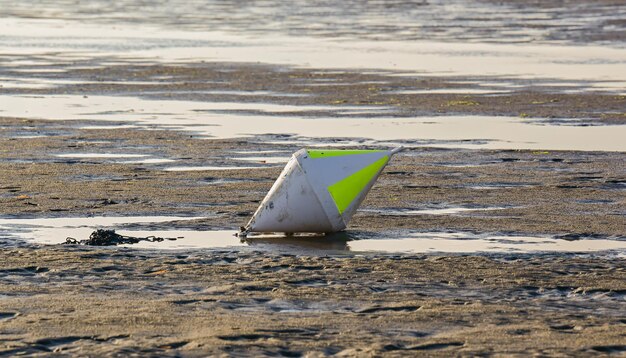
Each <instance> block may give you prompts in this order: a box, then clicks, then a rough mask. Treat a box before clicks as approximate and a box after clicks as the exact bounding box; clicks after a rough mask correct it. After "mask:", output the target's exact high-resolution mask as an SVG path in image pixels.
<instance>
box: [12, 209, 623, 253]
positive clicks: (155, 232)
mask: <svg viewBox="0 0 626 358" xmlns="http://www.w3.org/2000/svg"><path fill="white" fill-rule="evenodd" d="M438 214H439V213H438ZM202 219H206V218H203V217H173V216H172V217H168V216H155V217H132V216H130V217H102V216H100V217H87V218H45V219H9V218H4V219H0V233H4V234H5V235H7V236H10V237H11V236H12V237H16V238H19V239H21V240H26V241H29V242H32V243H40V244H60V243H63V242H65V239H66V238H67V237H72V238H76V239H79V240H80V239H86V238H88V237H89V235H90V234H91V233H92V232H93V231H94V230H95V229H98V228H109V229H115V230H116V232H117V233H118V234H121V235H127V236H135V237H147V236H156V237H163V238H176V240H165V241H162V242H140V243H138V244H134V245H122V246H126V247H133V248H137V249H159V250H161V249H163V250H188V249H215V250H220V249H236V250H238V249H246V248H252V249H255V250H262V251H265V250H269V251H281V252H290V253H307V252H308V253H315V252H318V251H326V252H328V253H334V254H359V253H363V254H366V253H371V254H429V253H437V254H439V253H452V254H458V253H474V254H481V253H510V254H521V253H544V252H568V253H608V254H610V255H611V256H614V255H618V254H619V255H623V254H624V253H626V241H624V240H621V239H614V238H613V239H612V238H606V239H599V238H589V239H585V238H582V239H579V240H564V239H559V238H556V237H551V236H547V235H546V236H522V235H513V234H511V235H504V234H497V233H482V234H476V233H468V232H431V233H426V232H389V233H367V232H351V231H346V232H341V233H337V234H332V235H328V236H324V235H314V234H311V235H298V236H292V237H287V236H283V235H278V234H275V235H269V234H254V233H253V234H250V235H249V236H248V237H247V238H245V239H243V240H242V239H240V238H238V237H236V236H235V234H236V231H235V230H192V229H183V230H178V229H176V230H174V229H168V227H171V224H168V223H170V222H174V221H177V222H185V221H189V220H202ZM129 225H131V227H130V228H129ZM142 226H147V227H151V226H152V227H154V226H156V227H157V228H150V229H141V227H142Z"/></svg>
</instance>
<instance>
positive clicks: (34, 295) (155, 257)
mask: <svg viewBox="0 0 626 358" xmlns="http://www.w3.org/2000/svg"><path fill="white" fill-rule="evenodd" d="M0 255H1V257H2V262H3V267H2V270H1V271H0V274H1V276H0V277H1V279H0V290H1V292H2V293H3V296H0V320H2V321H1V326H0V327H1V328H0V329H1V334H2V342H3V343H2V351H1V352H2V354H3V355H7V356H12V355H17V354H24V353H26V354H50V353H51V352H56V353H58V354H65V355H76V354H78V355H82V354H94V355H119V354H122V355H126V354H142V355H145V354H150V355H159V356H176V355H185V356H204V355H219V354H225V355H247V356H257V355H281V356H300V355H305V354H306V355H308V356H325V355H332V354H337V355H340V356H342V355H345V356H353V355H367V356H369V355H380V354H384V355H391V356H401V355H402V356H404V355H407V354H410V355H414V354H428V355H442V356H449V355H491V354H517V355H529V354H539V355H561V354H565V355H572V354H584V355H590V354H611V353H617V354H623V352H624V351H625V350H626V346H625V345H624V337H625V336H626V316H624V309H623V308H624V294H625V293H626V284H625V282H626V266H625V265H624V260H611V261H607V260H604V259H594V258H580V257H568V256H560V255H559V256H545V257H541V256H534V257H533V256H530V257H523V256H520V257H506V256H503V257H492V258H487V257H479V256H460V257H436V256H387V257H381V256H373V257H323V256H322V257H315V256H295V255H280V254H271V253H265V254H262V255H260V254H258V253H255V252H250V253H242V252H238V251H235V252H232V251H231V252H228V251H222V252H219V251H218V252H216V251H194V252H181V253H177V254H171V253H163V252H141V251H137V250H133V249H121V250H120V249H83V248H77V247H76V248H68V247H56V248H54V247H53V248H50V247H46V248H43V247H30V248H23V249H3V250H2V251H0Z"/></svg>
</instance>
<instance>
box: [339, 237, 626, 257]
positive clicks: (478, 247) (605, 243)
mask: <svg viewBox="0 0 626 358" xmlns="http://www.w3.org/2000/svg"><path fill="white" fill-rule="evenodd" d="M438 236H439V235H436V234H414V235H411V237H408V238H404V239H399V240H398V239H380V240H356V241H350V243H349V246H350V250H351V251H372V252H386V253H439V252H441V253H477V252H485V253H497V252H510V253H532V252H581V253H583V252H601V251H609V250H619V251H624V250H626V242H624V241H616V240H577V241H567V240H557V239H552V238H549V237H530V236H491V237H486V238H467V239H458V238H446V237H438Z"/></svg>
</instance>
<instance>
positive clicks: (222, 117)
mask: <svg viewBox="0 0 626 358" xmlns="http://www.w3.org/2000/svg"><path fill="white" fill-rule="evenodd" d="M354 108H357V109H358V108H359V107H346V106H344V107H334V106H292V105H280V104H268V103H237V102H197V101H183V100H154V99H144V98H133V97H118V96H88V97H87V98H84V97H83V96H77V95H63V96H60V95H55V96H0V116H14V117H25V118H39V119H46V118H54V119H69V120H81V119H82V120H102V121H116V122H117V121H131V122H134V123H136V125H137V126H138V127H144V128H152V127H153V126H159V127H160V128H164V129H172V130H181V131H192V132H195V133H198V134H201V135H205V136H207V137H208V138H239V137H250V136H256V135H263V134H275V133H285V134H290V135H293V136H294V137H296V138H302V137H309V138H314V139H315V140H314V142H315V143H312V144H316V145H325V144H331V143H332V142H334V140H333V138H369V139H370V141H369V142H367V141H366V142H365V143H366V144H370V145H380V144H383V145H389V144H393V143H395V142H408V144H411V145H416V146H431V147H443V148H473V149H478V148H487V149H546V150H601V151H626V141H624V140H623V138H626V126H590V127H583V126H564V125H546V124H545V123H544V122H543V121H541V120H539V119H529V118H525V119H521V118H518V117H502V116H500V117H497V116H480V115H476V116H442V117H416V118H395V117H385V116H384V115H382V116H381V117H375V118H355V117H348V118H340V119H337V118H332V117H321V118H318V117H315V118H310V117H306V116H305V113H306V112H307V111H329V112H330V113H334V114H342V113H343V112H345V111H349V110H352V109H354ZM235 109H240V110H244V109H245V110H249V111H253V112H254V113H257V114H255V115H252V114H239V113H237V112H229V111H230V110H235ZM362 110H367V111H369V112H370V113H371V112H375V111H384V110H385V107H382V106H375V107H366V108H362ZM284 112H289V113H294V112H295V113H297V112H302V115H301V116H298V115H297V114H295V115H289V116H284V115H280V114H281V113H284ZM89 128H93V127H89ZM98 128H100V129H106V128H111V129H114V128H116V126H110V127H108V126H100V127H98ZM124 128H125V127H124ZM288 139H289V138H288ZM292 139H293V138H292ZM380 142H384V143H380ZM284 143H287V142H284ZM301 143H304V142H303V141H301ZM307 144H308V143H307Z"/></svg>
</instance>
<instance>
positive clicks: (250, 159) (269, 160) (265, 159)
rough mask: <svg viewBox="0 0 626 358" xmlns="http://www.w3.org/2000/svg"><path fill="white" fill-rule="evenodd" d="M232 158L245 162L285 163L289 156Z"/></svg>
mask: <svg viewBox="0 0 626 358" xmlns="http://www.w3.org/2000/svg"><path fill="white" fill-rule="evenodd" d="M233 159H234V160H241V161H245V162H256V163H267V164H278V163H287V162H288V161H289V157H245V158H233Z"/></svg>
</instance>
